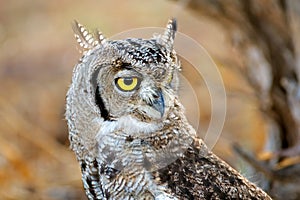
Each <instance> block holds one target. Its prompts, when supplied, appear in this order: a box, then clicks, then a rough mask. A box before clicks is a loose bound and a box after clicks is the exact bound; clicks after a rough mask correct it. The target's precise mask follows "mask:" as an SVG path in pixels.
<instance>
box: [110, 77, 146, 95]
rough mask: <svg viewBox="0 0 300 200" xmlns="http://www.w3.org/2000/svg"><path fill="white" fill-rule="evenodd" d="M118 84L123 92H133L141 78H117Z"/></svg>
mask: <svg viewBox="0 0 300 200" xmlns="http://www.w3.org/2000/svg"><path fill="white" fill-rule="evenodd" d="M115 83H116V86H117V88H118V89H119V90H121V91H123V92H131V91H133V90H135V89H136V88H138V87H139V85H140V83H141V80H140V78H138V77H120V78H116V79H115Z"/></svg>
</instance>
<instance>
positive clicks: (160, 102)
mask: <svg viewBox="0 0 300 200" xmlns="http://www.w3.org/2000/svg"><path fill="white" fill-rule="evenodd" d="M150 106H152V107H153V108H154V109H155V110H157V111H158V112H159V113H160V116H161V117H162V116H163V115H164V113H165V101H164V96H163V94H162V92H161V90H158V91H157V92H156V95H155V99H154V101H152V103H151V104H150Z"/></svg>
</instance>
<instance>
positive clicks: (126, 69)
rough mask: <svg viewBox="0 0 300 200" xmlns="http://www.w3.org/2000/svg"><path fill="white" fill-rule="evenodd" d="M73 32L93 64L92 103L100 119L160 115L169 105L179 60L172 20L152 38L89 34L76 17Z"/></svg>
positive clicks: (150, 118) (154, 117)
mask: <svg viewBox="0 0 300 200" xmlns="http://www.w3.org/2000/svg"><path fill="white" fill-rule="evenodd" d="M74 31H75V36H76V38H77V41H78V42H79V44H80V46H82V47H83V48H84V50H85V53H84V56H83V58H82V60H85V59H87V60H88V62H90V63H89V65H90V68H91V69H92V76H91V83H92V87H93V88H92V89H93V90H94V97H95V98H94V100H95V104H96V105H97V107H98V108H99V110H100V113H101V116H102V117H103V118H104V120H112V121H113V120H119V119H120V118H122V117H124V116H130V117H132V118H135V119H136V120H138V121H142V122H153V121H161V120H162V118H164V117H166V115H167V114H168V109H169V108H170V107H172V96H173V94H174V92H176V90H177V82H178V81H177V79H178V77H177V71H178V69H179V64H178V61H177V57H176V53H175V51H174V50H173V42H174V36H175V32H176V21H175V20H170V21H169V23H168V25H167V27H166V30H165V32H164V34H162V35H159V36H156V37H153V38H151V39H137V38H132V39H125V40H107V39H105V38H104V37H103V35H102V34H101V33H98V34H97V37H96V38H95V37H93V36H92V35H91V34H90V33H89V32H88V31H87V30H86V29H85V28H84V27H83V26H82V25H80V24H79V23H75V26H74Z"/></svg>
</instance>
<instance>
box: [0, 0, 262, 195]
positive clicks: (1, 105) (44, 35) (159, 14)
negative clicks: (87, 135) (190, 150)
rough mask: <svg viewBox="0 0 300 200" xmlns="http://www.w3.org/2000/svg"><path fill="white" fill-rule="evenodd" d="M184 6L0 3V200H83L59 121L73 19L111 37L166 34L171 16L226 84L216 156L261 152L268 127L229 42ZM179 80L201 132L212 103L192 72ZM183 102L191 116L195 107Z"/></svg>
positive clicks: (73, 54) (72, 59)
mask: <svg viewBox="0 0 300 200" xmlns="http://www.w3.org/2000/svg"><path fill="white" fill-rule="evenodd" d="M212 2H213V1H212ZM185 5H186V4H185V1H182V2H179V3H175V2H172V1H159V0H154V1H145V0H143V1H138V0H129V1H116V0H113V1H104V0H97V1H96V0H91V1H85V2H82V1H71V0H63V1H59V2H58V1H33V0H23V1H3V0H2V1H1V0H0V91H1V93H0V199H11V200H13V199H49V200H50V199H51V200H54V199H56V200H59V199H85V198H86V197H85V196H84V193H83V189H82V185H81V180H80V178H81V175H80V170H79V166H78V164H77V162H76V160H75V155H74V154H73V152H71V151H70V150H69V148H68V145H69V143H68V133H67V126H66V122H65V120H64V104H65V94H66V91H67V89H68V85H69V83H70V80H71V74H72V68H73V66H74V65H75V64H76V62H77V60H78V59H79V57H80V54H79V53H78V51H77V49H76V42H75V39H74V38H73V33H72V29H71V23H72V21H73V20H74V19H76V20H78V21H79V22H81V23H82V24H85V25H87V27H89V28H91V29H93V28H99V29H101V30H102V32H104V34H105V35H107V36H108V37H109V36H111V35H113V34H116V33H118V32H121V31H124V30H128V29H131V28H137V27H147V26H156V27H164V25H165V24H166V22H167V20H168V19H169V18H170V17H176V18H177V19H178V23H179V31H180V32H183V33H185V34H187V35H189V36H191V37H192V38H194V39H195V40H197V41H198V42H199V43H200V44H202V45H203V46H204V47H205V48H206V49H207V50H208V52H209V53H210V54H211V56H212V57H213V58H214V60H215V61H216V62H217V64H218V66H219V69H220V71H221V73H222V76H223V78H224V82H225V86H226V90H227V95H228V111H227V118H226V123H225V126H224V130H223V133H222V136H221V138H220V139H219V141H218V143H217V145H216V146H215V148H214V151H215V152H216V153H217V154H219V155H220V156H221V157H222V158H223V159H225V160H227V161H228V162H230V163H231V164H233V165H237V164H239V163H240V162H241V161H240V160H238V159H236V158H235V157H234V155H232V152H231V150H230V146H231V143H232V142H239V144H242V145H243V146H244V147H245V148H248V149H251V150H252V151H254V152H259V151H261V150H262V149H263V146H264V144H265V138H266V126H265V123H264V121H263V116H262V115H261V112H260V110H259V103H258V102H257V99H256V98H255V96H256V95H255V92H254V90H253V88H252V87H251V85H249V84H248V83H247V81H246V79H245V77H244V76H243V75H242V74H241V73H240V71H239V70H237V68H236V66H237V63H238V64H239V63H240V60H239V56H238V55H237V54H234V52H235V50H236V49H234V48H232V41H231V39H232V38H231V37H229V36H228V35H227V34H226V33H227V31H226V29H225V28H224V27H222V26H220V24H219V23H218V22H216V19H212V18H211V17H210V16H206V15H203V16H201V17H196V15H194V14H192V13H191V12H190V10H188V9H185V8H184V7H185ZM183 73H185V75H186V76H191V80H190V81H191V83H193V84H194V88H196V89H197V90H199V91H200V96H199V98H201V102H200V105H199V106H200V110H201V119H200V120H201V124H202V125H203V126H202V127H204V128H206V127H207V124H208V123H209V120H210V109H208V107H209V106H210V104H209V102H208V101H209V97H208V94H207V90H206V89H205V85H203V83H202V82H201V81H199V80H197V79H196V78H195V77H193V76H192V74H193V73H192V72H191V71H188V70H184V69H183ZM183 90H184V88H183ZM183 92H184V91H183ZM183 101H184V104H185V106H186V108H187V114H188V115H189V116H192V117H193V109H194V105H190V104H189V101H188V99H184V98H183ZM192 117H190V118H192ZM253 176H254V177H253V178H254V180H257V179H255V178H257V177H255V176H256V175H255V174H254V175H253Z"/></svg>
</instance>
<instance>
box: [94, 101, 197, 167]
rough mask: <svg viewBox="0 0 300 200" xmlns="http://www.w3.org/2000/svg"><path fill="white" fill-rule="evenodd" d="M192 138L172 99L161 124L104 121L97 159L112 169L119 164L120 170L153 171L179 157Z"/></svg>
mask: <svg viewBox="0 0 300 200" xmlns="http://www.w3.org/2000/svg"><path fill="white" fill-rule="evenodd" d="M194 136H195V131H194V129H193V128H192V127H191V126H190V124H189V123H188V121H187V119H186V117H185V116H184V114H183V107H182V105H181V104H180V102H179V101H178V100H175V104H174V107H173V108H171V109H170V112H169V113H168V116H167V117H166V118H165V120H163V121H162V122H161V123H154V124H151V123H145V122H138V121H137V120H136V119H134V118H131V117H128V116H127V117H126V118H124V119H123V118H121V119H118V120H116V121H105V122H103V124H102V126H101V128H100V130H99V132H98V134H97V137H96V141H97V143H98V144H97V145H98V150H99V152H98V156H99V158H98V159H100V160H101V162H105V163H107V162H109V163H107V164H109V165H111V166H112V167H116V163H117V162H118V165H119V167H125V166H130V165H131V164H133V165H140V166H143V167H146V168H148V170H155V169H156V168H158V167H164V166H165V165H167V164H170V162H173V161H174V160H175V159H177V158H178V157H180V156H181V155H182V154H183V153H184V152H185V150H186V149H187V148H188V146H189V145H190V144H191V143H192V142H193V138H194ZM146 162H147V163H146ZM145 163H146V164H145ZM145 165H147V166H145Z"/></svg>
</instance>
